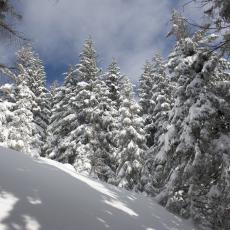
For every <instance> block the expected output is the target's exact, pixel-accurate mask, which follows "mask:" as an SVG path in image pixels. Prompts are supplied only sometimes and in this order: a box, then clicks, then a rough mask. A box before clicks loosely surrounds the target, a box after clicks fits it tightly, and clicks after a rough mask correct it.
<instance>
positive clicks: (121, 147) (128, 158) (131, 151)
mask: <svg viewBox="0 0 230 230" xmlns="http://www.w3.org/2000/svg"><path fill="white" fill-rule="evenodd" d="M120 97H121V98H120V101H121V106H120V108H119V130H118V133H117V136H116V140H117V146H118V149H117V151H116V156H115V157H116V161H117V170H116V175H117V176H116V178H115V180H114V181H111V183H113V184H116V185H118V186H119V187H124V188H126V189H129V190H131V189H135V190H137V189H138V184H139V180H140V173H141V168H142V167H143V164H144V162H143V159H144V153H145V151H146V150H147V147H146V139H145V132H144V129H143V128H144V127H143V119H142V118H141V117H140V110H141V108H140V106H139V105H138V104H137V102H136V101H135V100H134V99H133V91H132V85H131V83H130V81H129V80H128V79H127V78H126V79H124V80H123V88H122V90H121V95H120Z"/></svg>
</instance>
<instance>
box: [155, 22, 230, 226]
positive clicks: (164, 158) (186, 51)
mask: <svg viewBox="0 0 230 230" xmlns="http://www.w3.org/2000/svg"><path fill="white" fill-rule="evenodd" d="M173 22H174V23H176V21H173ZM176 26H177V25H176V24H175V25H174V26H173V27H174V28H177V27H176ZM176 32H178V30H177V31H176ZM204 36H205V35H204ZM206 40H207V39H206ZM203 41H204V39H202V37H200V38H199V39H197V34H195V35H194V36H193V37H192V38H189V37H184V36H178V41H177V45H176V47H175V50H174V52H173V53H172V54H171V55H170V58H169V64H168V67H169V70H170V71H171V74H173V77H174V79H175V80H176V82H177V90H176V94H175V103H174V106H173V109H172V111H171V112H170V114H169V124H168V127H167V131H166V133H165V134H163V135H162V136H161V137H160V143H159V146H158V148H157V149H155V153H154V154H155V156H154V168H155V170H154V171H153V175H152V177H153V179H152V181H153V187H154V191H155V192H156V193H158V195H157V196H156V199H157V200H158V201H159V202H160V203H161V204H162V205H164V206H166V207H167V208H168V209H169V210H171V211H173V212H176V213H178V214H180V215H182V216H184V217H190V216H191V217H192V218H193V220H195V221H196V222H197V223H198V224H201V225H203V226H205V227H209V228H212V229H228V227H229V221H228V220H229V211H228V207H229V194H228V193H227V192H226V191H228V190H229V185H230V183H229V182H230V181H229V176H228V174H229V162H230V161H229V156H230V152H229V147H228V145H229V144H227V143H229V134H230V129H229V121H230V119H229V101H228V100H227V98H226V97H222V96H221V94H220V93H218V90H217V88H216V86H215V85H216V84H213V82H214V83H215V81H216V80H215V79H216V78H217V76H216V71H217V72H219V71H223V68H219V66H220V61H219V57H218V56H217V55H216V54H215V53H213V52H210V51H209V50H208V49H207V48H204V47H203ZM218 69H219V71H218ZM225 71H227V70H225ZM219 74H220V73H219ZM224 86H225V87H227V88H228V87H229V84H224ZM222 90H223V88H222ZM228 90H229V88H228ZM228 90H227V91H228Z"/></svg>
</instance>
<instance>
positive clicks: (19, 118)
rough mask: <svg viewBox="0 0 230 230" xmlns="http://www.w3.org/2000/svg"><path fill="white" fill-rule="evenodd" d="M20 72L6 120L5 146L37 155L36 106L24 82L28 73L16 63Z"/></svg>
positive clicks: (31, 93) (33, 96)
mask: <svg viewBox="0 0 230 230" xmlns="http://www.w3.org/2000/svg"><path fill="white" fill-rule="evenodd" d="M18 68H19V72H20V74H19V75H18V81H17V84H16V86H15V89H14V94H15V105H14V108H13V110H12V113H13V116H12V119H11V120H9V121H8V124H7V127H8V136H7V146H8V147H9V148H12V149H15V150H18V151H21V152H24V153H26V154H29V155H31V156H38V155H39V149H40V143H39V139H38V136H37V134H36V125H35V123H34V118H33V112H32V111H33V108H36V107H37V105H36V102H35V95H34V93H33V92H32V91H31V90H30V89H29V87H28V86H27V83H26V80H25V79H26V78H28V73H27V71H26V69H25V68H24V67H23V66H22V65H20V64H19V65H18Z"/></svg>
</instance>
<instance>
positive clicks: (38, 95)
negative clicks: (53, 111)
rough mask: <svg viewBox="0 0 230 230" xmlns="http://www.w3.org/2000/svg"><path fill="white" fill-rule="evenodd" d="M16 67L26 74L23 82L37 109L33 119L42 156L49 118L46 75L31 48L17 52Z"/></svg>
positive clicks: (24, 48)
mask: <svg viewBox="0 0 230 230" xmlns="http://www.w3.org/2000/svg"><path fill="white" fill-rule="evenodd" d="M17 65H21V66H22V67H23V68H24V69H25V71H26V72H27V76H26V78H25V79H24V81H25V83H26V85H27V86H28V87H29V89H30V90H31V91H32V92H33V94H34V95H35V103H36V105H37V107H36V108H35V107H33V111H32V112H33V119H34V122H35V124H36V131H35V132H36V136H37V138H38V142H40V144H39V145H40V149H39V150H38V151H39V154H40V155H44V151H43V145H44V143H45V138H46V129H47V125H48V122H49V117H50V100H49V98H50V95H49V91H48V90H47V88H46V85H45V81H46V74H45V70H44V66H43V64H42V61H41V60H40V58H39V57H38V55H37V54H35V53H34V51H33V49H32V47H31V46H27V47H23V48H22V49H21V50H19V51H18V52H17Z"/></svg>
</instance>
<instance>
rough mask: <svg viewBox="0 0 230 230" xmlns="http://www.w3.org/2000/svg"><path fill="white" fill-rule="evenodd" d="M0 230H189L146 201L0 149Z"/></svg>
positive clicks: (57, 165) (65, 168)
mask: <svg viewBox="0 0 230 230" xmlns="http://www.w3.org/2000/svg"><path fill="white" fill-rule="evenodd" d="M0 229H1V230H39V229H44V230H64V229H65V230H91V229H92V230H103V229H114V230H119V229H120V230H129V229H130V230H192V229H195V228H194V227H192V225H191V224H190V223H189V222H186V221H184V220H182V219H181V218H179V217H177V216H175V215H173V214H171V213H168V212H167V211H166V210H165V209H164V208H162V207H161V206H159V205H157V204H155V203H154V202H153V201H152V200H151V199H150V198H147V197H144V196H142V195H137V194H134V193H130V192H128V191H125V190H122V189H118V188H116V187H113V186H110V185H106V184H103V183H101V182H98V181H96V180H92V179H89V178H87V177H84V176H81V175H79V174H77V173H75V172H74V169H73V168H72V166H70V165H63V164H60V163H57V162H55V161H52V160H47V159H44V158H40V159H37V160H36V161H34V160H32V159H31V158H30V157H28V156H26V155H24V154H22V153H19V152H16V151H13V150H8V149H4V148H0Z"/></svg>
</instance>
